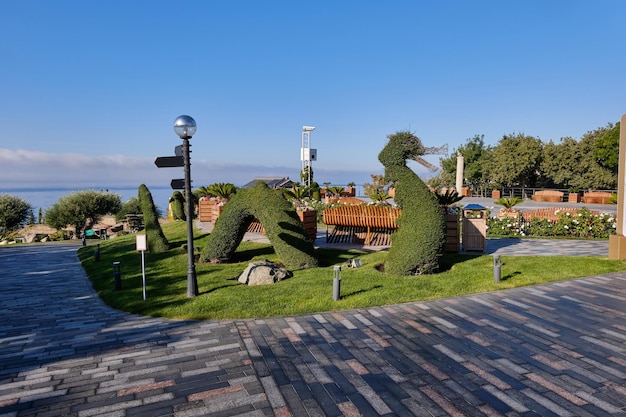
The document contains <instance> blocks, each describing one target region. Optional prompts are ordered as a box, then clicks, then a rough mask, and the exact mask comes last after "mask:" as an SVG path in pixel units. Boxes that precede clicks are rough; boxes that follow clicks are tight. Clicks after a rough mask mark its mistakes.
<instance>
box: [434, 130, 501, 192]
mask: <svg viewBox="0 0 626 417" xmlns="http://www.w3.org/2000/svg"><path fill="white" fill-rule="evenodd" d="M488 151H489V148H487V147H486V146H485V139H484V135H481V136H479V135H476V136H474V137H473V138H471V139H468V140H467V143H466V144H465V145H461V146H459V147H458V148H457V149H456V150H455V151H454V152H452V154H451V155H450V157H449V158H441V159H440V162H441V167H442V168H443V169H442V172H441V174H440V176H441V177H440V178H439V181H440V184H434V185H436V187H435V188H439V187H440V186H441V187H443V186H452V185H455V184H456V166H457V157H458V156H459V155H463V164H464V168H463V177H464V182H465V185H467V186H469V187H471V188H472V189H474V190H476V191H480V190H481V188H482V186H483V178H484V175H483V170H484V165H485V159H486V156H487V154H488Z"/></svg>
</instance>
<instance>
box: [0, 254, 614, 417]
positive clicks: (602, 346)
mask: <svg viewBox="0 0 626 417" xmlns="http://www.w3.org/2000/svg"><path fill="white" fill-rule="evenodd" d="M76 249H77V246H76V245H72V244H41V245H20V246H14V247H3V248H0V270H1V271H2V272H3V274H2V281H1V284H0V285H1V287H0V288H1V291H0V305H1V306H2V310H1V312H0V318H1V321H0V416H146V417H148V416H149V417H156V416H180V417H183V416H281V417H282V416H296V417H301V416H342V415H343V416H379V415H382V416H544V417H545V416H626V386H625V383H624V381H625V379H626V322H625V319H626V308H625V305H626V303H625V302H626V272H621V273H614V274H607V275H602V276H593V277H588V278H584V279H578V280H571V281H566V282H560V283H553V284H549V285H541V286H533V287H525V288H518V289H514V290H507V291H499V292H493V293H486V294H479V295H473V296H468V297H460V298H451V299H443V300H436V301H429V302H417V303H408V304H402V305H394V306H386V307H377V308H368V309H361V310H351V311H335V312H328V313H320V314H313V315H305V316H294V317H277V318H270V319H258V320H234V321H231V320H227V321H203V322H197V321H175V320H166V319H155V318H147V317H140V316H136V315H132V314H127V313H123V312H120V311H117V310H113V309H111V308H109V307H107V306H105V305H104V304H103V303H102V302H101V301H100V299H99V298H98V297H97V296H96V295H95V293H94V291H93V289H92V287H91V285H90V283H89V281H88V279H87V277H86V276H85V273H84V272H83V270H82V268H81V266H80V263H79V262H78V260H77V257H76Z"/></svg>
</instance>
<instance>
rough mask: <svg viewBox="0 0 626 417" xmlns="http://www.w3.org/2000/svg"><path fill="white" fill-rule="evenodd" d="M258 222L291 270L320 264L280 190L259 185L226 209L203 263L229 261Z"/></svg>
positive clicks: (218, 220)
mask: <svg viewBox="0 0 626 417" xmlns="http://www.w3.org/2000/svg"><path fill="white" fill-rule="evenodd" d="M255 217H256V218H257V219H259V221H260V222H261V224H262V225H263V227H264V228H265V232H266V233H267V237H268V239H269V240H270V243H271V244H272V246H274V250H275V251H276V254H277V255H278V257H279V258H280V260H281V262H282V263H283V264H284V265H285V267H287V268H288V269H305V268H312V267H315V266H317V265H318V262H317V258H316V256H315V248H314V247H313V242H312V241H311V240H309V239H308V238H307V235H306V231H305V229H304V226H303V225H302V222H301V221H300V219H298V216H297V214H296V211H295V209H294V208H293V206H292V205H291V203H289V202H288V201H287V200H286V199H285V198H284V197H283V194H282V193H281V192H280V191H278V190H272V189H270V188H269V187H268V186H267V184H265V183H263V182H260V183H258V184H257V185H256V186H255V187H253V188H249V189H246V190H241V191H239V192H238V193H237V194H235V195H234V196H233V197H232V199H231V200H230V201H229V202H228V204H226V205H225V206H224V211H222V213H221V214H220V217H218V219H217V221H216V222H215V227H214V228H213V231H212V232H211V235H210V236H209V239H208V243H207V246H206V247H205V248H204V249H203V250H202V253H201V255H200V260H201V261H203V262H212V263H222V262H229V261H230V260H231V259H232V257H233V255H234V253H235V250H236V249H237V247H238V246H239V244H240V243H241V240H242V239H243V236H244V234H245V233H246V229H247V228H248V226H249V225H250V223H251V222H252V221H253V220H254V218H255Z"/></svg>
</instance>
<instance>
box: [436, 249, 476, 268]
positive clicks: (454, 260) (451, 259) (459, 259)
mask: <svg viewBox="0 0 626 417" xmlns="http://www.w3.org/2000/svg"><path fill="white" fill-rule="evenodd" d="M481 256H484V254H483V253H480V254H478V253H477V254H469V253H463V254H460V253H446V254H444V255H443V256H442V257H441V260H440V261H439V271H438V272H445V271H449V270H450V269H452V267H453V266H454V265H456V264H460V263H463V262H467V261H469V260H472V259H476V258H480V257H481Z"/></svg>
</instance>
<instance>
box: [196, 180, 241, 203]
mask: <svg viewBox="0 0 626 417" xmlns="http://www.w3.org/2000/svg"><path fill="white" fill-rule="evenodd" d="M193 193H194V195H195V196H196V197H197V198H200V197H219V198H220V199H222V200H224V201H228V200H229V199H230V198H231V197H232V196H233V195H235V194H237V187H236V186H235V185H234V184H232V183H229V182H216V183H214V184H211V185H209V186H208V187H199V188H197V189H196V190H194V192H193Z"/></svg>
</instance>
